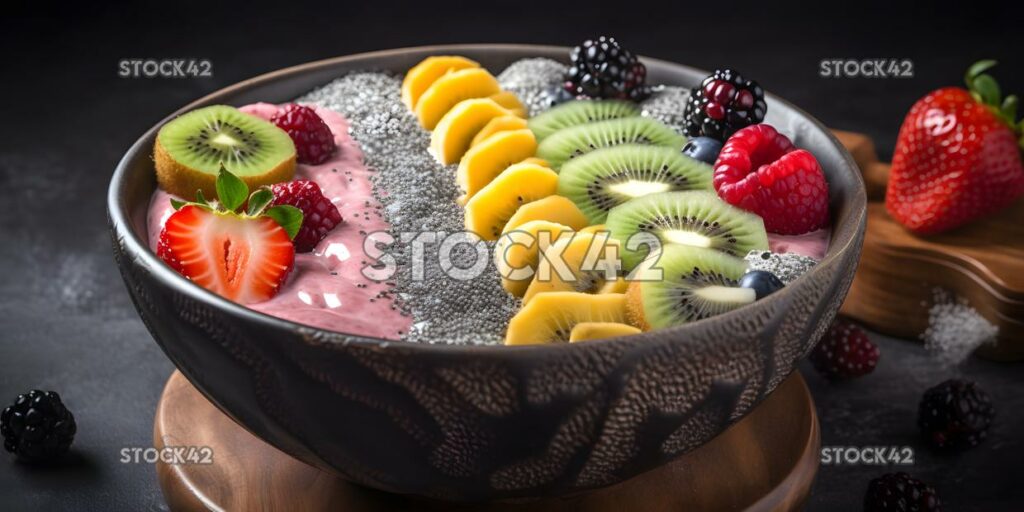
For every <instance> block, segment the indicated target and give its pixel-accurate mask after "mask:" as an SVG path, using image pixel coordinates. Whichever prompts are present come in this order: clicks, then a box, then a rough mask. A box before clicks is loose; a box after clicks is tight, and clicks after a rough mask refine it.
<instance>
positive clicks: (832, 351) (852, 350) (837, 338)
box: [811, 318, 879, 379]
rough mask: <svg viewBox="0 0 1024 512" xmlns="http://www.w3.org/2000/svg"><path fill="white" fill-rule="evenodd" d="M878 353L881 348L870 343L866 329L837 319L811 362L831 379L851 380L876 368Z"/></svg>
mask: <svg viewBox="0 0 1024 512" xmlns="http://www.w3.org/2000/svg"><path fill="white" fill-rule="evenodd" d="M878 356H879V353H878V347H876V346H875V344H874V343H871V340H869V339H868V335H867V333H865V332H864V329H861V328H860V327H859V326H857V325H856V324H854V323H853V322H850V321H849V320H844V319H841V318H837V319H836V321H835V322H834V323H833V324H832V327H830V328H829V330H828V333H826V334H825V337H824V338H822V339H821V341H820V342H819V343H818V346H816V347H814V350H813V351H811V362H812V363H814V367H815V368H817V369H818V371H819V372H821V374H822V375H824V376H826V377H828V378H831V379H852V378H854V377H860V376H861V375H866V374H869V373H871V372H872V371H874V369H875V365H876V364H878Z"/></svg>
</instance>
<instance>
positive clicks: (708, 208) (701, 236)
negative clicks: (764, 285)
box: [606, 191, 768, 279]
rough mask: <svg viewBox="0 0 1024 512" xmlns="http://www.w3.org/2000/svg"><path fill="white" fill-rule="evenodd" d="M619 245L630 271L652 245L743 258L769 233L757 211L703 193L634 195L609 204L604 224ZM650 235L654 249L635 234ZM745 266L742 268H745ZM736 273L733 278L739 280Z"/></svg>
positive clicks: (762, 246) (763, 245) (763, 243)
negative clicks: (616, 204)
mask: <svg viewBox="0 0 1024 512" xmlns="http://www.w3.org/2000/svg"><path fill="white" fill-rule="evenodd" d="M606 225H607V226H608V230H609V231H611V234H612V237H613V238H615V239H616V240H618V241H619V242H620V243H621V244H622V248H623V252H622V263H623V266H624V267H625V268H626V270H632V269H633V267H635V266H636V265H637V264H638V263H640V261H641V260H643V259H644V258H646V257H647V256H648V253H649V252H651V249H656V248H657V247H656V246H657V245H665V246H668V245H688V246H693V247H700V248H709V249H714V250H716V251H719V252H722V253H724V254H726V255H728V256H731V257H735V258H737V259H738V258H742V257H743V256H745V255H746V254H747V253H748V252H750V251H752V250H755V249H756V250H765V249H767V248H768V234H767V233H765V230H764V224H763V223H762V222H761V218H760V217H758V216H757V215H754V214H751V213H748V212H745V211H743V210H741V209H739V208H735V207H733V206H730V205H728V204H726V203H725V202H723V201H722V200H720V199H719V198H718V197H716V196H715V194H714V193H711V192H704V191H687V192H664V193H660V194H651V195H648V196H644V197H640V198H637V199H633V200H631V201H628V202H626V203H623V204H622V205H621V206H618V207H615V208H612V210H611V211H610V212H609V213H608V221H607V222H606ZM638 233H649V234H650V235H653V237H655V238H656V239H657V240H651V242H654V245H655V247H651V244H650V243H648V242H646V241H644V240H643V239H642V238H641V237H636V238H635V239H634V240H632V241H630V239H631V238H634V235H637V234H638ZM744 270H745V269H744ZM742 275H743V272H740V273H739V274H738V275H736V276H735V279H739V278H740V276H742Z"/></svg>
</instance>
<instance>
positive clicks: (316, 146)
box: [270, 103, 335, 165]
mask: <svg viewBox="0 0 1024 512" xmlns="http://www.w3.org/2000/svg"><path fill="white" fill-rule="evenodd" d="M270 122H272V123H274V125H275V126H277V127H278V128H280V129H282V130H284V131H285V132H287V133H288V136H289V137H291V138H292V142H294V143H295V153H296V154H297V155H298V160H299V163H300V164H312V165H316V164H322V163H324V161H326V160H327V159H328V158H330V157H331V155H332V154H334V150H335V144H334V134H333V133H331V128H330V127H329V126H327V123H325V122H324V120H323V119H321V118H320V116H319V115H317V113H316V111H315V110H313V109H311V108H309V107H307V106H304V105H298V104H295V103H290V104H288V105H285V106H284V107H283V108H281V110H279V111H278V112H277V114H275V115H274V117H272V118H270Z"/></svg>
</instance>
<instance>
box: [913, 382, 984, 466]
mask: <svg viewBox="0 0 1024 512" xmlns="http://www.w3.org/2000/svg"><path fill="white" fill-rule="evenodd" d="M994 416H995V409H994V408H993V407H992V400H991V399H990V398H989V396H988V393H985V391H983V390H982V389H981V388H979V387H978V386H977V385H976V384H975V383H973V382H968V381H962V380H958V379H950V380H947V381H946V382H943V383H942V384H939V385H938V386H935V387H933V388H931V389H929V390H928V391H925V393H924V396H923V397H922V398H921V404H920V405H919V406H918V410H917V426H918V427H919V428H920V429H921V434H922V435H924V437H925V440H927V441H928V443H929V444H930V445H931V446H932V447H934V448H937V449H940V450H944V449H958V448H969V447H972V446H975V445H977V444H978V443H980V442H981V441H982V440H983V439H985V435H986V434H987V433H988V427H989V425H990V424H991V423H992V418H993V417H994Z"/></svg>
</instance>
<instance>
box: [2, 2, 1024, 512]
mask: <svg viewBox="0 0 1024 512" xmlns="http://www.w3.org/2000/svg"><path fill="white" fill-rule="evenodd" d="M1018 3H1019V2H1018ZM92 4H93V3H85V2H82V3H81V5H77V6H72V5H57V4H52V5H39V2H34V3H31V4H30V3H28V2H14V3H13V4H12V3H10V2H8V3H7V5H5V6H4V14H3V15H2V18H0V52H2V55H3V66H4V69H5V71H4V73H3V76H2V77H0V91H2V93H3V94H0V106H2V109H0V116H2V121H3V122H2V123H0V140H2V141H3V142H2V146H0V147H2V149H0V200H2V203H0V204H2V205H3V207H2V209H0V228H2V240H3V241H2V243H0V401H2V402H6V401H8V400H13V398H14V397H15V395H17V394H18V393H20V392H24V391H26V390H28V389H31V388H34V387H39V388H45V389H53V390H56V391H59V392H60V393H61V394H62V395H63V396H64V397H65V401H66V403H68V404H69V406H70V407H71V408H72V409H73V411H74V413H75V414H76V416H77V418H78V423H79V435H78V437H77V439H76V443H75V447H74V450H73V453H72V455H71V457H70V458H69V460H68V461H66V463H65V464H64V465H63V466H60V467H57V468H45V469H39V468H29V467H25V466H23V465H20V464H16V463H14V462H13V461H12V460H7V457H3V456H0V509H3V510H37V509H45V510H162V509H165V508H166V506H165V505H164V503H163V500H162V497H161V495H160V491H159V489H158V487H157V485H156V477H155V472H154V468H153V467H151V466H149V465H145V464H122V463H120V462H118V459H119V456H120V450H121V449H122V448H125V447H148V446H151V429H152V414H153V411H154V408H155V406H156V401H157V399H158V397H159V394H160V391H161V387H162V385H163V383H164V381H165V380H166V378H167V376H168V375H169V374H170V372H171V370H172V367H171V365H170V363H169V362H168V361H167V360H166V359H165V357H164V356H163V354H162V353H161V352H160V350H159V349H158V347H157V345H156V344H155V343H153V342H152V340H151V339H150V337H149V335H148V334H147V332H146V331H145V329H144V327H143V325H142V323H141V322H140V321H139V320H138V317H137V316H136V314H135V312H134V310H133V308H132V306H131V303H130V301H129V299H128V296H127V294H126V293H125V291H124V289H123V285H122V284H121V280H120V277H119V276H118V275H117V271H116V269H115V267H114V265H113V262H112V258H111V252H110V249H109V240H108V236H107V233H106V222H105V192H106V186H107V183H108V180H109V178H110V175H111V172H112V170H113V168H114V165H115V164H116V162H117V160H118V159H119V158H120V156H121V154H122V153H123V152H124V151H125V150H126V149H127V148H128V146H129V145H130V144H131V143H132V142H133V141H134V140H135V139H136V138H137V137H138V136H139V135H141V134H142V132H143V131H145V130H146V129H147V128H149V127H150V126H152V125H153V124H154V123H156V122H157V121H159V120H160V119H161V118H163V117H164V116H166V115H167V114H168V113H170V112H172V111H174V110H176V109H177V108H179V107H180V106H181V105H183V104H185V103H187V102H189V101H192V100H194V99H196V98H198V97H200V96H202V95H204V94H207V93H209V92H211V91H214V90H216V89H218V88H221V87H224V86H226V85H229V84H232V83H235V82H237V81H240V80H243V79H246V78H249V77H252V76H255V75H258V74H261V73H264V72H267V71H271V70H274V69H278V68H281V67H285V66H290V65H294V64H299V63H303V62H307V61H311V60H316V59H321V58H327V57H333V56H338V55H344V54H350V53H357V52H362V51H369V50H377V49H383V48H394V47H402V46H414V45H420V44H437V43H468V42H520V43H545V44H559V45H573V44H578V43H579V42H580V41H582V40H583V39H585V38H587V37H592V36H596V35H599V34H608V35H614V36H616V37H618V39H619V40H620V41H621V42H622V43H623V44H625V45H626V46H628V47H629V48H631V49H632V50H634V51H635V52H637V53H640V54H644V55H648V56H652V57H658V58H662V59H667V60H672V61H676V62H680V63H684V64H689V65H692V66H696V67H699V68H703V69H713V68H716V67H725V66H731V67H735V68H737V69H739V70H741V71H742V72H743V73H744V74H746V75H749V76H751V77H753V78H756V79H758V80H759V81H760V82H761V83H762V84H763V85H764V86H765V87H766V88H767V89H768V90H770V91H772V92H774V93H776V94H779V95H780V96H782V97H784V98H787V99H789V100H790V101H792V102H794V103H795V104H797V105H799V106H800V107H802V108H803V109H805V110H807V111H808V112H810V113H811V114H812V115H815V116H817V117H818V118H819V119H821V120H822V121H824V122H825V123H827V124H828V125H830V126H833V127H837V128H843V129H848V130H856V131H862V132H866V133H868V134H870V135H871V136H872V137H873V138H874V139H875V140H876V142H877V144H878V146H879V148H880V151H881V153H882V155H883V157H885V158H888V155H889V154H891V151H892V146H893V144H894V139H895V135H896V132H897V130H898V128H899V124H900V121H901V119H902V116H903V114H904V113H905V112H906V110H907V109H908V108H909V107H910V105H911V104H913V102H914V101H915V100H916V99H917V98H918V97H920V96H921V95H923V94H924V93H926V92H927V91H929V90H931V89H934V88H936V87H939V86H944V85H958V84H959V83H960V81H961V77H962V74H963V71H964V69H965V68H966V67H967V66H968V65H969V64H971V63H972V62H974V61H976V60H978V59H980V58H996V59H999V60H1000V61H1001V63H1002V64H1001V65H1000V66H999V67H998V68H996V70H995V71H994V74H995V75H996V76H997V78H999V80H1000V82H1001V84H1002V85H1003V89H1004V91H1020V92H1024V56H1022V55H1021V53H1020V48H1021V46H1020V35H1019V34H1020V30H1021V24H1022V20H1024V16H1022V13H1021V9H1020V8H1019V7H1016V8H1011V7H1009V5H1005V6H1000V5H999V4H996V3H984V4H983V3H981V2H972V3H970V6H969V7H965V3H963V2H956V3H954V2H929V3H928V4H922V5H913V4H911V3H900V4H897V2H888V3H885V4H879V5H877V6H876V5H870V4H863V3H860V4H854V3H849V4H844V5H831V4H826V3H825V2H820V3H819V5H799V4H794V5H793V6H792V7H786V6H785V4H784V3H780V2H769V1H763V2H760V3H755V4H749V5H744V4H741V3H736V2H709V1H704V2H682V1H681V2H675V3H672V4H668V5H659V4H657V3H652V2H643V1H631V2H606V3H599V2H597V1H593V2H589V3H583V2H580V3H572V2H553V1H549V2H536V3H531V2H490V3H488V2H477V3H474V4H471V5H472V7H470V6H469V5H470V4H467V5H466V6H455V5H450V6H442V5H440V4H438V3H436V2H428V1H421V2H416V3H414V4H403V3H394V2H388V1H379V0H375V1H371V2H352V1H335V2H331V3H324V4H321V5H315V4H314V5H309V6H303V5H300V4H299V2H294V1H288V2H280V3H278V4H272V5H266V6H259V5H257V4H256V3H251V2H236V3H224V4H219V5H214V4H210V3H205V4H190V3H188V2H161V3H160V4H154V5H152V6H146V5H141V4H139V5H136V4H127V3H123V4H122V3H111V4H107V5H102V6H101V5H92ZM599 5H604V6H605V7H599ZM177 57H194V58H205V59H210V60H211V61H212V63H213V77H212V78H203V79H159V78H157V79H144V78H139V79H125V78H119V77H118V75H117V62H118V60H119V59H122V58H156V59H160V58H177ZM825 58H856V59H863V58H900V59H902V58H909V59H911V60H912V61H913V62H914V73H915V76H914V78H912V79H869V78H856V79H825V78H820V77H819V76H818V70H819V62H820V61H821V60H822V59H825ZM873 338H874V339H875V341H876V342H877V343H879V345H880V346H881V350H882V361H881V363H880V366H879V368H878V370H877V371H876V372H875V373H874V374H873V375H871V376H868V377H865V378H863V379H860V380H858V381H855V382H851V383H847V384H843V385H834V384H829V383H827V382H825V381H823V380H822V379H820V378H819V377H818V376H817V375H815V374H814V372H813V370H812V369H810V368H809V367H805V368H804V374H805V376H807V379H808V382H809V383H810V385H811V387H812V388H813V392H814V396H815V399H816V401H817V404H818V410H819V413H820V415H821V421H822V424H823V436H822V437H823V444H824V445H827V446H847V445H853V446H874V445H897V446H902V445H909V446H911V447H913V448H914V449H915V450H916V454H917V456H916V463H915V465H914V466H911V467H909V468H906V469H907V470H908V471H910V472H911V473H913V474H915V475H916V476H919V477H920V478H922V479H924V480H927V481H928V482H930V483H932V484H933V485H934V486H935V487H936V488H937V489H938V491H939V493H940V494H941V496H942V497H943V499H944V501H945V502H946V503H947V508H946V510H986V511H989V510H1020V509H1021V508H1022V505H1021V504H1022V503H1024V486H1022V485H1020V484H1019V483H1018V481H1017V480H1018V479H1019V477H1020V475H1021V474H1022V469H1024V446H1022V443H1021V440H1020V437H1021V434H1020V431H1019V429H1020V427H1021V425H1024V415H1022V413H1021V409H1022V406H1024V401H1022V399H1021V394H1022V393H1021V392H1022V390H1024V385H1022V383H1024V379H1022V377H1021V375H1022V374H1021V366H1020V364H1017V365H1007V364H995V363H990V362H986V361H981V360H977V359H973V360H971V361H969V362H968V363H967V364H966V365H964V366H962V367H960V368H955V369H948V368H941V367H939V366H937V365H936V363H934V362H933V361H932V360H931V359H930V358H929V357H928V356H927V354H926V353H925V352H924V351H923V350H921V348H920V347H919V346H918V345H916V344H914V343H911V342H906V341H900V340H893V339H888V338H884V337H881V336H873ZM954 375H960V376H965V377H967V378H971V379H975V380H977V381H979V382H980V383H981V385H982V386H983V387H985V388H986V389H987V390H988V391H989V392H990V393H991V394H992V395H993V398H994V400H995V403H996V406H997V408H998V410H999V417H998V420H997V423H996V425H995V426H994V428H993V431H992V435H991V437H990V439H989V440H988V441H986V443H984V444H983V445H982V446H980V447H978V448H976V449H974V450H972V451H970V452H968V453H964V454H961V455H956V456H939V455H936V454H932V453H930V452H928V451H927V450H926V449H924V448H923V447H922V445H920V443H919V441H918V437H917V435H916V431H915V426H914V417H915V411H916V402H917V398H918V397H919V396H920V394H921V393H922V392H923V390H924V389H926V388H927V387H929V386H931V385H933V384H936V383H938V382H940V381H941V380H943V379H945V378H947V377H949V376H954ZM0 407H2V406H0ZM888 469H889V468H883V467H869V466H840V467H836V466H823V467H822V468H821V471H820V472H819V476H818V480H817V482H816V485H815V489H814V493H813V495H812V497H811V499H810V503H809V506H808V509H810V510H860V508H861V505H860V501H861V499H862V496H863V491H864V489H865V486H866V484H867V481H868V480H869V479H870V478H872V477H873V476H875V475H877V474H880V473H883V472H885V471H887V470H888Z"/></svg>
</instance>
